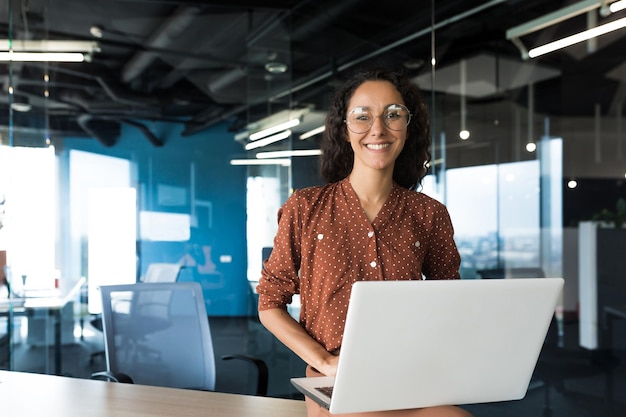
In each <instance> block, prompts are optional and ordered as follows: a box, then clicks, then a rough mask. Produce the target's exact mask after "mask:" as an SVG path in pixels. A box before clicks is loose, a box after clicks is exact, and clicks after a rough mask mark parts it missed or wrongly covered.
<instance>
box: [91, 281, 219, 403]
mask: <svg viewBox="0 0 626 417" xmlns="http://www.w3.org/2000/svg"><path fill="white" fill-rule="evenodd" d="M100 289H101V294H102V319H103V325H104V326H103V327H104V340H105V352H106V361H107V371H108V372H110V373H120V372H121V373H124V374H126V375H128V376H130V377H131V378H132V379H133V381H134V382H135V383H136V384H143V385H155V386H163V387H173V388H189V389H203V390H211V391H213V390H214V389H215V356H214V352H213V341H212V339H211V331H210V327H209V319H208V316H207V313H206V307H205V304H204V298H203V296H202V288H201V287H200V285H199V284H198V283H196V282H171V283H137V284H127V285H105V286H102V287H100Z"/></svg>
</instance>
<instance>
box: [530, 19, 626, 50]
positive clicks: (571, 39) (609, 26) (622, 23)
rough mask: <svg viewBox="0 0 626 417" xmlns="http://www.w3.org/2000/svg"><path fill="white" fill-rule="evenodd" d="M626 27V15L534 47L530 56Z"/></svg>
mask: <svg viewBox="0 0 626 417" xmlns="http://www.w3.org/2000/svg"><path fill="white" fill-rule="evenodd" d="M624 27H626V17H623V18H621V19H617V20H614V21H612V22H609V23H605V24H603V25H600V26H596V27H595V28H592V29H588V30H585V31H583V32H580V33H577V34H575V35H571V36H567V37H565V38H562V39H559V40H556V41H554V42H550V43H547V44H545V45H542V46H538V47H537V48H533V49H531V50H530V51H528V57H530V58H536V57H538V56H540V55H544V54H547V53H549V52H554V51H556V50H558V49H562V48H565V47H568V46H571V45H574V44H577V43H580V42H584V41H586V40H589V39H591V38H595V37H598V36H601V35H605V34H607V33H609V32H613V31H615V30H618V29H622V28H624Z"/></svg>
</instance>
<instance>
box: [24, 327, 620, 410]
mask: <svg viewBox="0 0 626 417" xmlns="http://www.w3.org/2000/svg"><path fill="white" fill-rule="evenodd" d="M210 324H211V332H212V334H213V338H214V344H215V350H216V352H215V354H216V357H217V358H220V357H221V356H222V355H224V354H227V353H245V354H249V355H254V356H258V357H260V358H262V359H264V360H265V361H266V362H267V364H268V367H269V373H270V380H269V387H268V395H270V396H274V397H284V398H296V399H301V398H302V397H301V396H300V395H299V394H298V393H297V392H296V391H295V390H294V389H293V388H292V387H291V385H290V383H289V378H290V377H292V376H300V375H302V374H303V372H304V363H303V362H302V361H301V360H300V359H299V358H297V357H296V356H294V355H293V354H292V353H291V352H290V351H288V350H287V349H286V348H285V347H284V346H283V345H282V344H281V343H280V342H278V341H277V340H276V339H275V338H274V337H273V336H272V335H270V334H269V333H268V332H267V331H266V330H265V329H264V328H263V327H262V326H261V325H260V324H259V322H258V321H257V320H256V319H254V318H248V317H211V318H210ZM77 329H79V327H77ZM577 329H578V324H577V322H576V321H570V322H566V323H565V326H564V336H563V337H562V338H561V339H559V338H557V337H555V336H553V334H554V333H555V331H554V329H552V328H551V330H550V334H549V336H548V339H547V340H546V344H545V346H544V349H543V351H542V354H541V357H540V360H539V363H538V365H537V368H536V371H535V375H534V377H533V380H532V382H531V385H530V388H529V390H528V393H527V394H526V396H525V398H524V399H522V400H518V401H508V402H502V403H490V404H475V405H467V406H464V408H466V409H467V410H469V411H470V412H472V413H473V414H474V415H475V416H476V417H496V416H497V417H509V416H511V417H512V416H516V417H518V416H519V417H522V416H523V417H550V416H555V417H556V416H567V417H605V416H606V417H621V416H626V396H625V395H624V393H626V349H622V348H621V347H620V348H619V349H617V350H614V351H613V352H611V353H607V352H603V353H597V352H594V353H593V354H592V353H590V352H589V351H586V350H583V349H579V348H578V333H577ZM624 329H625V328H623V327H622V328H616V330H618V331H619V332H620V333H621V334H624ZM83 334H84V338H83V340H81V338H80V337H78V338H76V339H75V342H74V343H69V344H66V345H64V347H63V373H64V374H65V375H67V376H72V377H77V378H90V376H91V374H92V372H96V371H100V370H104V369H105V362H104V358H103V356H96V357H95V358H94V360H91V354H92V353H93V352H98V351H100V350H102V349H103V340H102V334H101V333H99V332H98V331H97V330H95V329H93V328H91V327H90V325H89V324H86V325H85V327H84V332H83ZM625 336H626V335H625ZM616 343H617V345H618V346H622V347H623V346H626V344H624V341H622V340H617V341H616ZM559 344H560V345H561V347H559ZM14 358H15V360H14V368H15V370H18V371H26V372H37V373H45V372H50V370H51V367H52V349H51V348H49V347H46V346H29V345H28V344H27V343H26V341H24V342H22V343H19V344H17V345H16V350H15V356H14ZM254 381H255V371H254V370H253V369H252V368H251V367H250V366H249V365H247V364H245V363H243V362H239V361H221V360H219V359H218V360H217V390H218V391H221V392H235V393H252V392H253V391H254Z"/></svg>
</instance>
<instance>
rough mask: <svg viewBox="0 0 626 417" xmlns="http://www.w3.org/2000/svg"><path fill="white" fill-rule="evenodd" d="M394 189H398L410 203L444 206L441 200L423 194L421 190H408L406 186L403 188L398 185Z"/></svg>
mask: <svg viewBox="0 0 626 417" xmlns="http://www.w3.org/2000/svg"><path fill="white" fill-rule="evenodd" d="M396 189H397V190H398V192H399V193H400V195H401V196H402V197H403V198H406V199H407V200H409V201H410V202H411V203H414V204H418V205H427V206H431V207H437V208H439V207H445V206H444V204H443V203H442V202H441V201H439V200H437V199H435V198H433V197H431V196H429V195H428V194H424V193H423V192H421V191H415V190H409V189H408V188H404V187H400V186H398V187H396Z"/></svg>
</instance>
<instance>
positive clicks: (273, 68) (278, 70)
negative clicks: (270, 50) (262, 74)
mask: <svg viewBox="0 0 626 417" xmlns="http://www.w3.org/2000/svg"><path fill="white" fill-rule="evenodd" d="M287 68H288V67H287V64H283V63H282V62H268V63H267V64H265V71H267V72H269V73H270V74H283V73H284V72H286V71H287Z"/></svg>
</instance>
